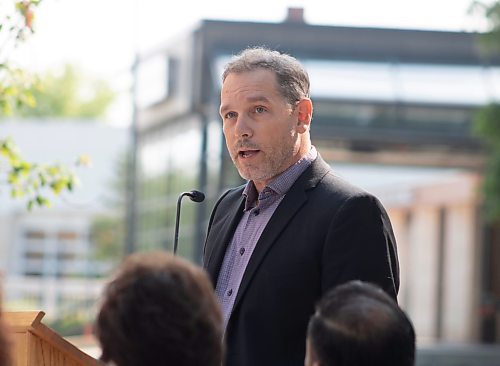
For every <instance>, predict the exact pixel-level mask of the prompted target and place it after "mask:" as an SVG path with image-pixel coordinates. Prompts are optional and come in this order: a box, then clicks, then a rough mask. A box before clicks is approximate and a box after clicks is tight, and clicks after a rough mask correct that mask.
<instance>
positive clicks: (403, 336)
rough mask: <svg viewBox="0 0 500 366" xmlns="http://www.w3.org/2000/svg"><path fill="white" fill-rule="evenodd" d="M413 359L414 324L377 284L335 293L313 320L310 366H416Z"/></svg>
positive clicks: (355, 283) (358, 285) (343, 288)
mask: <svg viewBox="0 0 500 366" xmlns="http://www.w3.org/2000/svg"><path fill="white" fill-rule="evenodd" d="M414 360H415V331H414V329H413V325H412V323H411V321H410V319H409V318H408V317H407V316H406V314H405V313H404V312H403V310H401V309H400V308H399V307H398V305H397V304H396V302H395V301H394V300H393V299H392V298H391V297H389V296H388V295H387V294H386V293H385V292H384V291H382V290H381V289H380V288H379V287H377V286H375V285H372V284H369V283H364V282H361V281H351V282H348V283H346V284H344V285H340V286H338V287H336V288H334V289H333V290H331V291H330V292H328V293H327V294H326V295H325V296H324V297H323V298H322V299H321V300H320V302H319V303H318V305H317V307H316V313H315V314H314V315H313V316H312V317H311V319H310V321H309V327H308V331H307V354H306V360H305V365H306V366H333V365H335V366H365V365H366V366H368V365H370V366H372V365H384V366H413V365H414Z"/></svg>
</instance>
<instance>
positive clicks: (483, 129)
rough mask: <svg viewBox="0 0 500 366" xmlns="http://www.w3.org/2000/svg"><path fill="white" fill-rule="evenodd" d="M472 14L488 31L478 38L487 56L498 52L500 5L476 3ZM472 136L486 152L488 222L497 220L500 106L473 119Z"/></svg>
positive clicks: (499, 217)
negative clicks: (480, 18)
mask: <svg viewBox="0 0 500 366" xmlns="http://www.w3.org/2000/svg"><path fill="white" fill-rule="evenodd" d="M472 10H473V11H475V12H480V13H481V14H482V15H483V16H485V17H486V19H487V21H488V25H489V31H488V32H486V33H485V34H483V35H482V36H481V40H482V43H483V46H484V50H485V51H486V52H487V53H492V52H496V53H497V54H498V51H500V1H494V2H492V3H489V4H484V3H482V2H479V1H475V2H473V4H472ZM473 126H474V133H475V134H476V135H477V136H479V137H481V138H482V139H483V140H484V141H485V143H486V145H487V147H488V151H489V157H488V162H487V167H486V171H485V174H484V181H483V192H484V196H485V199H484V201H485V208H486V214H487V217H488V218H489V219H490V220H491V221H497V220H500V104H499V103H497V102H494V103H491V104H489V105H487V106H485V107H483V108H482V109H480V110H479V112H478V113H477V114H476V116H475V120H474V125H473Z"/></svg>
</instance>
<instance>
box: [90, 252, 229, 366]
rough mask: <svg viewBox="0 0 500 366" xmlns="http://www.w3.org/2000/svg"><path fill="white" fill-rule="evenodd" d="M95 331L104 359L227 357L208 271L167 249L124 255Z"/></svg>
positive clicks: (123, 364)
mask: <svg viewBox="0 0 500 366" xmlns="http://www.w3.org/2000/svg"><path fill="white" fill-rule="evenodd" d="M96 335H97V338H98V339H99V342H100V344H101V348H102V356H101V359H102V360H103V361H104V362H113V363H114V364H115V365H117V366H140V365H177V366H195V365H206V366H220V365H221V362H222V354H223V349H222V342H221V339H222V318H221V314H220V310H219V306H218V303H217V300H216V298H215V295H214V293H213V289H212V286H211V285H210V282H209V280H208V277H207V276H206V274H205V272H204V271H203V270H202V269H201V268H198V267H197V266H195V265H193V264H191V263H189V262H187V261H185V260H182V259H180V258H178V257H173V256H172V255H169V254H167V253H164V252H150V253H136V254H133V255H131V256H129V257H128V258H127V259H126V260H125V261H124V263H123V264H122V265H121V266H120V268H119V270H118V273H117V275H116V276H115V278H114V279H113V280H112V281H111V282H110V283H109V284H108V285H107V287H106V289H105V292H104V299H103V303H102V306H101V308H100V311H99V314H98V317H97V321H96Z"/></svg>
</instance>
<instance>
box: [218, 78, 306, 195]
mask: <svg viewBox="0 0 500 366" xmlns="http://www.w3.org/2000/svg"><path fill="white" fill-rule="evenodd" d="M220 114H221V117H222V121H223V129H224V135H225V138H226V145H227V148H228V151H229V153H230V155H231V158H232V160H233V162H234V164H235V166H236V168H237V169H238V171H239V173H240V175H241V176H242V177H243V178H245V179H249V180H252V181H253V182H254V184H255V186H256V188H257V190H259V191H261V190H262V189H263V188H264V187H265V186H266V185H267V184H268V183H269V182H271V181H272V180H273V179H274V178H275V177H276V176H277V175H279V174H280V173H282V172H283V171H285V170H286V169H287V168H288V167H290V166H291V165H293V164H294V163H295V162H296V161H298V160H299V159H300V157H301V156H300V145H301V133H303V126H301V124H300V123H299V120H298V112H297V108H295V106H290V105H289V103H287V101H286V100H285V98H284V97H283V96H282V95H281V94H280V93H279V91H278V84H277V81H276V75H275V74H274V72H272V71H270V70H266V69H257V70H255V71H249V72H242V73H231V74H229V75H228V76H227V77H226V80H225V81H224V84H223V85H222V91H221V106H220Z"/></svg>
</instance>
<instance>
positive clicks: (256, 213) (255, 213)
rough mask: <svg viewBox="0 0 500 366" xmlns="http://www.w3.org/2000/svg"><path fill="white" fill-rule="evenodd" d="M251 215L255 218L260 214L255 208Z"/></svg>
mask: <svg viewBox="0 0 500 366" xmlns="http://www.w3.org/2000/svg"><path fill="white" fill-rule="evenodd" d="M253 214H254V216H257V215H258V214H260V210H259V209H258V208H256V209H255V210H254V211H253Z"/></svg>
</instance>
